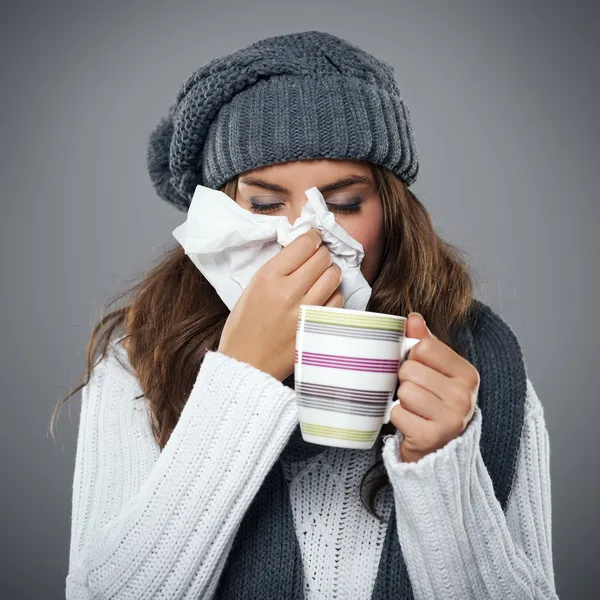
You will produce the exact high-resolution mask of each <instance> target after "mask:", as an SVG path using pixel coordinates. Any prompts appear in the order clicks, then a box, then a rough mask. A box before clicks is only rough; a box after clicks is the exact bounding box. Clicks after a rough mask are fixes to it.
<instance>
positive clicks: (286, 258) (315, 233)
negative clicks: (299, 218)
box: [265, 229, 323, 275]
mask: <svg viewBox="0 0 600 600" xmlns="http://www.w3.org/2000/svg"><path fill="white" fill-rule="evenodd" d="M322 242H323V238H322V237H321V232H320V231H319V230H318V229H310V230H309V231H307V232H306V233H303V234H302V235H299V236H298V237H297V238H296V239H295V240H294V241H293V242H291V243H289V244H288V245H287V246H284V247H283V248H282V249H281V250H280V251H279V252H278V253H277V254H276V255H275V256H274V257H273V258H271V259H270V260H269V261H268V262H267V263H265V264H268V265H269V266H268V267H267V268H268V269H270V270H272V271H273V272H274V273H278V274H279V275H289V274H290V273H293V272H294V271H296V269H298V267H300V266H301V265H303V264H304V263H305V262H306V261H307V260H308V259H309V258H310V257H311V256H313V255H314V254H315V253H316V252H317V250H318V249H319V248H320V247H321V245H322Z"/></svg>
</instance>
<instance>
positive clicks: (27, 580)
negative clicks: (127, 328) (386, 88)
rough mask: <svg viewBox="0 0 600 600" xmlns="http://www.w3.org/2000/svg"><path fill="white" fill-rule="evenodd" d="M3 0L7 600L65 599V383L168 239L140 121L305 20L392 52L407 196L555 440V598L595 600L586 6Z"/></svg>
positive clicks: (597, 481) (593, 294) (594, 217)
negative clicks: (55, 423) (458, 253)
mask: <svg viewBox="0 0 600 600" xmlns="http://www.w3.org/2000/svg"><path fill="white" fill-rule="evenodd" d="M13 5H14V6H13V7H10V8H9V7H8V4H7V3H5V4H3V7H2V12H3V14H2V18H1V19H0V23H1V27H2V35H1V36H0V43H1V44H2V49H1V50H2V51H1V52H0V56H1V57H2V58H1V59H0V60H1V61H2V67H1V69H2V70H1V76H2V84H1V85H2V88H1V89H2V111H1V113H0V114H1V118H2V129H1V132H2V137H1V139H2V144H1V148H2V160H1V161H0V165H1V166H0V168H1V172H2V182H3V195H2V203H1V213H0V217H1V218H0V226H1V230H0V231H1V237H0V239H1V243H2V253H1V259H0V260H1V262H0V265H1V273H0V275H1V279H0V281H1V296H0V297H1V299H2V311H1V312H0V315H1V316H0V318H1V323H0V331H1V334H0V335H1V336H2V346H1V352H2V356H1V358H2V360H1V361H0V369H1V371H0V373H1V375H0V381H1V385H2V399H3V403H4V408H3V417H2V418H1V419H0V427H1V431H0V440H1V443H2V456H3V460H2V490H3V491H2V494H1V498H2V511H1V514H2V524H1V527H2V529H1V531H2V536H1V537H2V557H1V559H2V571H3V575H2V577H1V578H0V597H2V598H11V599H15V598H46V599H48V598H60V597H63V595H64V591H63V590H64V579H65V575H66V569H67V558H68V543H69V526H70V522H69V519H70V501H71V485H72V472H73V466H74V453H75V441H76V434H77V418H78V414H79V400H80V398H79V395H77V396H76V397H75V398H72V399H71V402H70V405H71V411H70V414H71V420H69V411H68V410H67V409H66V407H65V409H64V410H63V412H62V418H61V420H60V423H59V437H58V443H56V444H55V443H53V442H52V440H51V438H49V435H48V420H49V417H50V414H51V411H52V408H53V406H54V404H55V402H56V401H57V400H58V398H59V397H61V396H62V395H64V394H66V393H67V392H68V391H69V389H70V388H69V386H70V385H71V384H73V383H75V382H76V380H77V378H78V376H79V375H80V373H81V371H82V369H83V367H84V359H85V345H86V343H87V341H88V338H89V335H90V333H91V327H92V325H93V324H95V322H96V320H97V317H98V316H99V311H100V310H101V308H102V306H103V305H104V303H105V302H106V301H107V300H108V298H109V297H111V296H112V295H113V294H114V293H116V292H117V291H119V290H121V289H123V288H124V287H125V284H126V282H127V279H128V278H130V277H132V276H133V275H134V274H136V273H137V272H138V271H139V272H141V271H144V270H145V269H146V268H147V267H148V266H149V265H150V263H151V262H152V261H153V260H154V259H155V257H156V256H157V252H158V251H159V250H161V249H163V248H164V247H166V246H167V245H171V244H172V243H174V240H173V238H172V237H171V231H172V230H173V229H174V228H175V227H176V226H177V225H179V223H181V222H182V221H183V220H184V215H183V213H178V212H177V211H175V209H172V208H171V207H169V206H168V205H166V204H165V203H163V202H162V201H160V200H159V199H158V197H157V196H156V195H155V193H154V191H153V189H152V187H151V184H150V182H149V178H148V176H147V173H146V168H145V148H146V141H147V137H148V134H149V133H150V131H151V130H152V128H153V127H154V125H155V124H156V122H157V121H158V119H159V118H160V116H162V115H163V114H165V113H166V110H167V107H168V106H169V104H170V103H171V102H172V100H173V99H174V96H175V92H176V90H177V87H178V86H179V84H180V83H181V82H182V81H183V80H184V79H185V78H186V77H187V76H188V75H189V74H190V73H192V72H193V71H194V70H195V69H197V68H198V67H199V66H200V65H201V64H203V63H204V62H207V61H208V60H210V59H211V58H213V57H215V56H218V55H223V54H227V53H230V52H232V51H234V50H235V49H237V48H239V47H242V46H245V45H247V44H249V43H251V42H253V41H255V40H257V39H260V38H262V37H267V36H270V35H279V34H283V33H289V32H292V31H302V30H306V29H324V30H328V31H331V32H332V33H334V34H337V35H340V36H342V37H346V38H347V39H349V40H351V41H353V42H354V43H357V44H358V45H360V46H361V47H363V48H364V49H365V50H367V51H369V52H372V53H373V54H375V55H377V56H380V57H381V58H384V59H386V60H388V61H389V62H390V63H391V64H392V65H393V66H394V67H395V69H396V73H397V78H398V81H399V84H400V87H401V90H402V92H403V96H404V99H405V101H406V103H407V104H408V106H409V109H410V110H411V115H412V120H413V126H414V129H415V135H416V140H417V147H418V149H419V154H420V160H421V171H420V175H419V179H418V182H417V183H416V184H415V185H414V186H413V189H414V190H415V192H416V193H417V194H418V195H419V197H420V198H421V199H422V200H423V201H424V203H425V205H426V206H427V208H428V209H429V210H430V212H431V214H432V215H433V218H434V222H435V224H436V227H437V229H438V231H439V233H440V234H441V235H442V236H443V237H444V238H445V239H447V240H449V241H451V242H452V243H455V244H457V245H459V246H460V247H462V248H464V249H465V251H466V252H468V254H469V256H470V260H471V264H472V267H473V269H474V271H475V274H476V281H477V285H478V296H479V297H480V298H481V299H483V300H484V301H486V302H488V303H489V304H490V305H491V306H493V307H494V308H495V309H496V310H497V311H499V312H500V314H501V315H502V316H503V317H504V319H505V320H506V321H507V322H508V323H509V324H510V325H511V327H512V328H513V330H514V331H515V332H516V334H517V336H518V338H519V340H520V342H521V344H522V347H523V351H524V354H525V357H526V361H527V365H528V370H529V375H530V377H531V379H532V381H533V383H534V385H535V387H536V389H537V391H538V394H539V396H540V398H541V400H542V402H543V404H544V405H545V411H546V419H547V424H548V428H549V431H550V439H551V448H552V454H551V469H552V491H553V538H554V555H555V568H556V579H557V584H558V590H559V593H560V594H561V597H564V598H591V597H593V596H595V594H593V593H592V590H594V585H593V584H594V583H595V580H596V579H597V567H596V545H597V543H598V541H600V539H599V535H598V534H599V532H600V523H599V517H598V510H597V508H598V486H599V485H600V477H599V469H598V466H597V462H596V460H597V458H598V452H597V442H596V436H597V432H598V430H599V428H600V418H599V415H600V407H599V402H598V401H599V394H598V385H597V383H596V381H595V379H594V376H595V375H596V374H597V371H596V369H597V353H596V352H595V350H596V349H597V331H598V325H599V323H598V311H597V305H596V302H597V301H598V292H599V286H598V279H599V278H598V259H599V258H600V247H599V245H600V244H599V241H598V239H599V236H598V231H597V227H598V225H599V224H600V223H599V218H598V217H599V209H598V199H597V198H596V195H597V194H596V177H597V173H598V154H599V152H598V141H599V133H600V132H599V120H598V115H597V106H598V93H599V91H600V85H599V80H598V79H599V77H598V66H597V61H598V58H599V52H598V50H599V48H598V45H599V44H598V39H599V36H598V23H599V16H600V15H599V11H598V9H597V8H596V6H597V3H593V2H591V1H590V2H587V3H585V2H569V3H566V2H564V3H563V2H561V3H559V2H544V3H541V2H540V3H539V4H538V3H531V2H522V1H521V2H517V1H515V0H509V1H503V2H482V1H481V0H472V1H468V2H467V1H451V2H449V1H442V0H440V1H438V2H429V1H419V2H399V1H397V0H396V1H392V0H389V1H388V2H384V1H376V0H368V1H365V2H353V3H350V2H342V1H341V0H339V1H337V2H328V3H327V2H325V3H322V2H317V1H314V0H305V1H303V2H296V3H294V4H287V5H285V4H282V3H281V2H253V3H248V2H242V1H241V0H240V1H238V2H230V1H221V0H220V1H219V3H218V4H217V3H216V2H214V3H211V4H208V3H201V2H196V3H189V4H184V3H177V2H164V3H153V2H148V1H147V2H143V3H142V2H140V3H134V2H118V3H116V2H115V3H112V2H96V3H94V4H87V3H84V2H78V3H75V2H73V3H66V2H18V3H17V2H15V3H13Z"/></svg>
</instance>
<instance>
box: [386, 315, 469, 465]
mask: <svg viewBox="0 0 600 600" xmlns="http://www.w3.org/2000/svg"><path fill="white" fill-rule="evenodd" d="M406 336H407V337H412V338H418V339H420V340H421V341H420V342H419V343H417V344H415V345H414V346H413V347H412V348H411V349H410V351H409V353H408V357H407V359H406V360H405V361H404V362H403V363H402V364H401V365H400V368H399V369H398V378H399V380H400V387H399V388H398V392H397V396H398V399H399V400H400V404H399V405H397V406H395V407H394V408H393V409H392V412H391V414H390V420H391V422H392V423H393V425H394V426H395V427H396V428H397V429H399V430H400V431H401V432H402V434H403V437H404V439H403V440H402V445H401V446H400V458H401V459H402V460H403V461H404V462H416V461H417V460H419V459H421V458H423V456H425V455H427V454H429V453H430V452H434V451H435V450H438V449H439V448H442V447H443V446H445V445H446V444H447V443H448V442H449V441H450V440H453V439H454V438H456V437H458V436H459V435H461V434H462V433H463V431H464V430H465V429H466V427H467V425H468V424H469V421H470V420H471V417H472V416H473V412H474V411H475V405H476V402H477V394H478V392H479V381H480V379H479V372H478V371H477V369H476V368H475V367H474V366H473V365H472V364H471V363H470V362H469V361H468V360H466V359H464V358H463V357H462V356H460V354H457V353H456V352H455V351H454V350H453V349H452V348H450V347H449V346H448V345H446V344H444V343H443V342H441V341H440V340H438V339H437V338H436V337H435V336H434V335H433V334H432V333H431V332H430V331H429V328H428V327H427V325H426V324H425V320H424V319H423V317H422V316H421V315H420V314H418V313H410V314H409V316H408V322H407V325H406Z"/></svg>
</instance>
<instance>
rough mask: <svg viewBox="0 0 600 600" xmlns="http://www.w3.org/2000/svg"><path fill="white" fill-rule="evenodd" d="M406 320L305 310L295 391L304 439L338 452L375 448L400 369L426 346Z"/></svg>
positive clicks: (364, 313)
mask: <svg viewBox="0 0 600 600" xmlns="http://www.w3.org/2000/svg"><path fill="white" fill-rule="evenodd" d="M406 321H407V318H406V317H400V316H397V315H388V314H382V313H375V312H368V311H363V310H352V309H348V308H335V307H330V306H316V305H315V306H313V305H309V304H302V305H301V306H300V310H299V313H298V327H297V331H296V351H295V362H294V386H295V391H296V399H297V404H298V417H299V421H300V429H301V431H302V437H303V439H304V440H305V441H307V442H312V443H313V444H321V445H324V446H336V447H338V448H361V449H365V450H367V449H369V448H372V447H373V444H374V443H375V440H376V439H377V436H378V435H379V432H380V430H381V427H382V425H383V424H384V423H389V421H390V412H391V410H392V408H393V407H394V406H396V405H397V404H398V403H399V401H398V399H397V398H395V393H396V386H397V383H398V368H399V366H400V363H401V361H402V360H403V359H404V358H405V356H406V354H407V353H408V351H409V350H410V349H411V348H412V347H413V346H414V345H415V344H416V343H417V342H418V341H419V340H418V339H416V338H407V337H405V335H404V332H405V330H406Z"/></svg>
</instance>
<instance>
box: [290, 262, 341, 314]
mask: <svg viewBox="0 0 600 600" xmlns="http://www.w3.org/2000/svg"><path fill="white" fill-rule="evenodd" d="M341 282H342V270H341V268H340V267H339V266H338V265H336V264H335V263H332V264H331V265H330V266H329V267H328V268H327V269H325V271H324V272H323V273H322V274H321V276H320V277H319V278H318V279H317V280H316V281H315V283H314V284H313V285H312V286H311V287H310V289H309V290H308V291H307V292H306V294H305V295H304V297H303V298H302V300H301V302H300V303H301V304H317V305H320V306H322V305H323V304H324V303H325V302H327V301H328V300H329V299H330V298H331V297H332V296H333V294H334V293H335V292H336V290H337V288H338V287H339V286H340V283H341ZM340 295H341V292H340ZM337 301H339V298H337Z"/></svg>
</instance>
